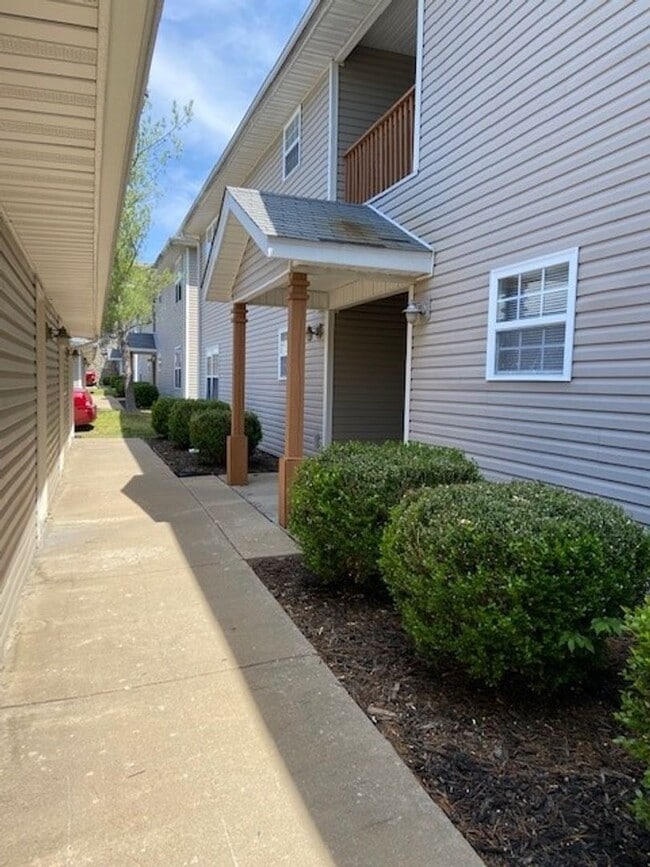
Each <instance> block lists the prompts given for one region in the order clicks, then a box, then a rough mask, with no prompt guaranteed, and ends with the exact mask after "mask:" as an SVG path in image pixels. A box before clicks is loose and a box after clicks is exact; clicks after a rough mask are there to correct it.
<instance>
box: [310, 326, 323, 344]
mask: <svg viewBox="0 0 650 867" xmlns="http://www.w3.org/2000/svg"><path fill="white" fill-rule="evenodd" d="M324 330H325V329H324V328H323V323H322V322H319V323H318V325H308V326H307V340H308V341H309V343H311V342H312V340H313V339H314V337H315V338H316V340H322V339H323V332H324Z"/></svg>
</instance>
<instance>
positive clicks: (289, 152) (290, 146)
mask: <svg viewBox="0 0 650 867" xmlns="http://www.w3.org/2000/svg"><path fill="white" fill-rule="evenodd" d="M300 127H301V121H300V108H298V110H297V111H295V112H294V113H293V115H292V116H291V118H290V120H289V122H288V123H287V125H286V126H285V128H284V132H283V134H282V177H283V179H284V180H286V179H287V178H288V177H289V175H290V174H291V172H293V171H295V169H297V168H298V166H299V165H300V138H301V129H300Z"/></svg>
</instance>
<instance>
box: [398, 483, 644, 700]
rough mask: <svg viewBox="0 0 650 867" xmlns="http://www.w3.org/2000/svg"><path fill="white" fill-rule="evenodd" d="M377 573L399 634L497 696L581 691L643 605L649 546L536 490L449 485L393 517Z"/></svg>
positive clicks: (586, 504)
mask: <svg viewBox="0 0 650 867" xmlns="http://www.w3.org/2000/svg"><path fill="white" fill-rule="evenodd" d="M381 567H382V572H383V576H384V580H385V581H386V583H387V585H388V587H389V589H390V591H391V593H392V595H393V597H394V599H395V602H396V604H397V607H398V609H399V611H400V614H401V616H402V622H403V625H404V628H405V629H406V631H407V632H408V633H409V634H410V635H411V637H412V638H413V641H414V643H415V646H416V648H417V649H418V650H419V652H420V653H422V654H423V655H424V656H427V657H428V658H430V659H431V660H433V661H435V660H439V659H440V660H442V659H444V658H445V657H446V658H448V659H451V660H455V661H456V662H457V663H460V664H461V665H462V666H463V667H464V668H465V669H466V670H467V671H468V672H469V674H470V675H471V676H472V677H474V678H476V679H478V680H481V681H483V682H484V683H486V684H488V685H491V686H494V685H497V684H500V683H503V682H504V681H505V680H506V679H507V678H509V677H514V679H516V680H517V679H519V680H522V681H525V682H526V683H527V684H528V685H529V686H530V687H532V688H533V689H538V690H543V689H552V688H556V687H559V686H561V685H563V684H565V683H570V682H575V681H579V680H580V679H582V678H584V677H586V675H587V674H589V673H590V672H591V671H593V669H594V668H596V667H597V666H598V665H599V664H600V662H602V658H603V654H604V648H605V639H606V638H607V636H608V635H609V634H611V633H613V632H616V631H617V629H618V630H620V626H621V620H620V618H621V616H622V611H623V608H624V607H625V606H630V605H633V604H635V603H636V602H638V600H639V598H640V597H641V596H642V594H643V590H644V586H645V582H646V578H647V575H648V571H649V568H650V537H649V536H648V534H647V533H646V532H645V531H644V530H643V529H642V528H641V527H640V526H639V525H638V524H636V523H635V522H634V521H632V520H631V519H630V518H629V517H628V516H627V515H626V514H625V513H624V512H623V511H622V510H621V509H619V508H618V507H617V506H614V505H611V504H609V503H606V502H604V501H602V500H597V499H587V498H586V497H581V496H579V495H578V494H572V493H569V492H567V491H563V490H560V489H559V488H553V487H551V486H549V485H542V484H539V483H535V482H510V483H507V484H498V483H490V482H483V483H479V484H476V485H453V486H449V487H445V488H438V489H437V490H425V491H421V492H420V493H419V494H417V495H413V496H412V497H411V498H409V499H407V500H406V501H405V502H404V503H402V504H401V505H400V506H399V507H397V508H396V509H395V510H394V512H393V514H392V515H391V520H390V522H389V524H388V525H387V527H386V531H385V533H384V538H383V541H382V556H381Z"/></svg>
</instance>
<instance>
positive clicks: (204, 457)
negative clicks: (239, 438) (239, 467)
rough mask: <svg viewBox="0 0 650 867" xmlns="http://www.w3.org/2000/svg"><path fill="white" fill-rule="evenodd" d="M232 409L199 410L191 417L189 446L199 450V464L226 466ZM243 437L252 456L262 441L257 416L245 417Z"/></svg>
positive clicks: (253, 414) (248, 414)
mask: <svg viewBox="0 0 650 867" xmlns="http://www.w3.org/2000/svg"><path fill="white" fill-rule="evenodd" d="M230 421H231V419H230V408H229V407H228V405H227V404H226V408H225V409H224V408H223V407H216V408H215V407H212V408H206V409H199V410H198V411H195V412H194V413H193V414H192V415H191V417H190V443H191V445H192V446H193V447H194V448H196V449H198V450H199V460H200V461H201V463H203V464H207V465H208V466H218V465H223V464H224V463H225V460H226V441H227V437H228V434H229V433H230ZM244 433H245V434H246V436H247V437H248V454H249V456H250V455H251V454H252V453H253V452H254V451H255V449H256V448H257V445H258V443H259V442H260V440H261V439H262V426H261V424H260V421H259V419H258V417H257V416H256V415H255V413H254V412H246V413H245V414H244Z"/></svg>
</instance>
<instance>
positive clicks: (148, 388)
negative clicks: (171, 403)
mask: <svg viewBox="0 0 650 867" xmlns="http://www.w3.org/2000/svg"><path fill="white" fill-rule="evenodd" d="M133 394H134V397H135V405H136V406H137V407H138V409H149V408H150V407H152V406H153V404H154V403H155V401H157V400H158V389H157V388H156V386H155V385H152V384H151V383H150V382H134V383H133Z"/></svg>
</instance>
